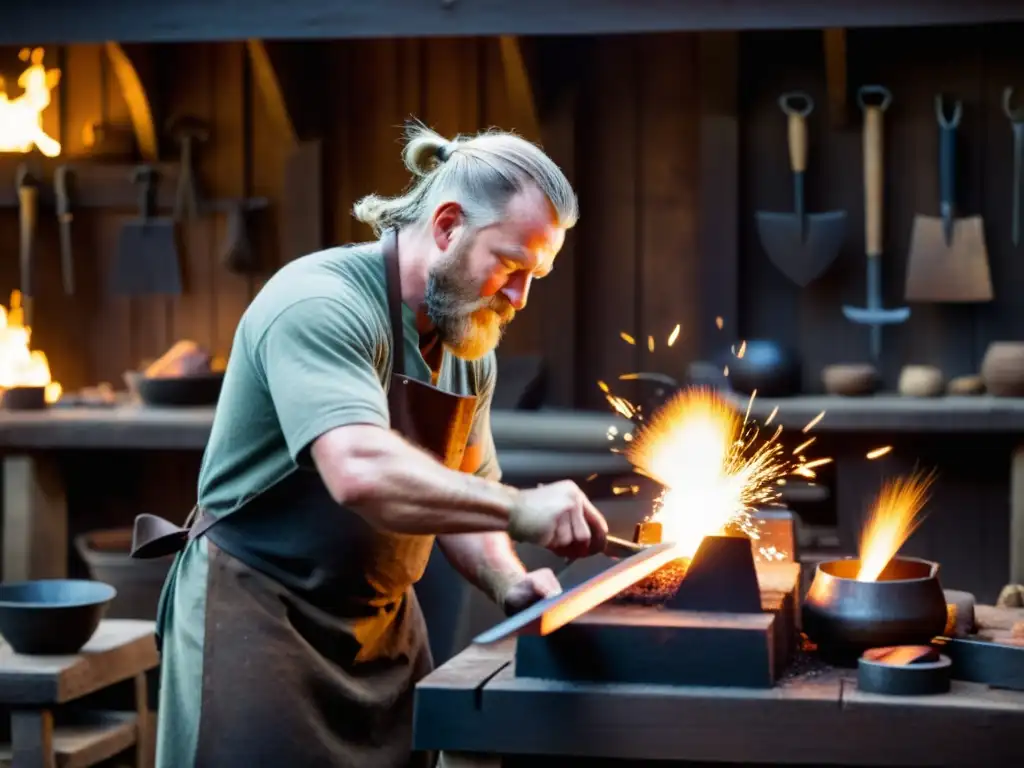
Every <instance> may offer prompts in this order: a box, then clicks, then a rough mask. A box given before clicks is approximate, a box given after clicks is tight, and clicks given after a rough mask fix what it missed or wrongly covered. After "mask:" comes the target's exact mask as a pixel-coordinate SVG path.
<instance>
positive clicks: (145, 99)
mask: <svg viewBox="0 0 1024 768" xmlns="http://www.w3.org/2000/svg"><path fill="white" fill-rule="evenodd" d="M104 48H105V49H106V52H107V58H108V59H109V60H110V66H111V70H112V71H113V73H114V77H115V78H117V83H118V85H119V86H120V87H121V95H122V96H124V100H125V103H127V104H128V114H129V116H130V117H131V121H132V129H133V130H134V131H135V141H136V143H137V144H138V146H139V153H140V154H141V155H142V158H143V160H146V161H147V162H151V163H155V162H157V161H159V160H160V141H159V139H158V138H157V132H156V124H155V120H154V117H153V107H152V105H151V104H150V101H149V96H148V94H147V92H146V86H145V80H144V77H145V78H146V79H148V77H147V75H148V73H145V72H143V71H142V70H143V67H142V65H141V64H140V61H139V60H140V58H141V50H140V49H139V48H138V47H134V48H126V47H125V46H123V45H121V44H120V43H115V42H111V41H108V42H106V43H104Z"/></svg>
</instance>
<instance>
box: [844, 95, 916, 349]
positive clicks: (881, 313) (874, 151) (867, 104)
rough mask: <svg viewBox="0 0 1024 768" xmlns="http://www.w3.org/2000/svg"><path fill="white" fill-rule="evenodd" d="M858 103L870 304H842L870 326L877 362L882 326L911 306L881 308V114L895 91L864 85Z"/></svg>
mask: <svg viewBox="0 0 1024 768" xmlns="http://www.w3.org/2000/svg"><path fill="white" fill-rule="evenodd" d="M857 103H858V104H859V105H860V108H861V110H862V111H863V112H864V245H865V252H866V255H867V260H868V263H867V306H866V307H849V306H844V307H843V314H844V315H845V316H846V319H847V320H849V321H850V322H853V323H859V324H861V325H868V326H871V356H872V357H873V358H874V360H875V363H876V364H877V363H878V362H879V361H880V360H881V357H882V326H883V325H892V324H895V323H903V322H906V320H907V318H908V317H910V308H909V307H900V308H898V309H884V308H883V307H882V210H883V200H882V192H883V186H884V179H885V172H884V167H883V165H882V157H883V153H882V140H883V136H882V115H883V114H884V113H885V110H887V109H888V108H889V105H890V104H891V103H892V94H891V93H890V92H889V90H888V89H887V88H885V87H883V86H881V85H865V86H861V88H860V90H858V91H857Z"/></svg>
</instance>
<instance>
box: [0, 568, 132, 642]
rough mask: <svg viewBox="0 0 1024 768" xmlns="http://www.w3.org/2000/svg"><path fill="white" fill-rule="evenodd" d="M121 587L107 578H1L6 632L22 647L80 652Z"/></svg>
mask: <svg viewBox="0 0 1024 768" xmlns="http://www.w3.org/2000/svg"><path fill="white" fill-rule="evenodd" d="M116 595H117V590H116V589H114V588H113V587H112V586H110V585H109V584H104V583H103V582H101V581H87V580H79V579H41V580H38V581H19V582H13V583H11V584H0V635H3V638H4V640H6V641H7V643H8V644H9V645H10V646H11V648H13V649H14V650H15V652H16V653H24V654H34V655H47V656H50V655H67V654H72V653H78V651H80V650H81V649H82V646H83V645H85V644H86V643H87V642H89V638H90V637H92V636H93V634H94V633H95V632H96V628H97V627H99V625H100V620H101V619H102V618H103V614H104V613H106V610H107V606H108V605H109V604H110V601H111V600H113V599H114V597H115V596H116Z"/></svg>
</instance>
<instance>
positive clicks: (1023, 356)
mask: <svg viewBox="0 0 1024 768" xmlns="http://www.w3.org/2000/svg"><path fill="white" fill-rule="evenodd" d="M981 378H982V379H983V380H984V382H985V389H987V390H988V391H989V394H992V395H995V396H996V397H1024V341H993V342H992V343H991V344H989V345H988V349H987V350H986V351H985V358H984V359H983V360H982V361H981Z"/></svg>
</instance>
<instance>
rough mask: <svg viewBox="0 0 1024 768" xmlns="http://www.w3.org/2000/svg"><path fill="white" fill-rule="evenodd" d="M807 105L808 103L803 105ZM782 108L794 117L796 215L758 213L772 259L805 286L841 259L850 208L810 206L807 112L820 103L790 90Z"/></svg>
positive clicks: (760, 230)
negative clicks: (806, 184) (815, 210)
mask: <svg viewBox="0 0 1024 768" xmlns="http://www.w3.org/2000/svg"><path fill="white" fill-rule="evenodd" d="M801 105H802V106H801ZM779 106H780V107H781V108H782V111H783V113H784V114H785V115H786V116H787V119H788V121H789V131H788V134H789V166H790V170H791V171H792V172H793V208H794V211H793V213H769V212H765V211H758V212H757V214H756V216H757V231H758V234H759V235H760V237H761V245H762V246H763V247H764V250H765V252H766V253H767V254H768V258H769V259H771V261H772V263H773V264H774V265H775V266H776V267H778V268H779V270H780V271H781V272H782V274H784V275H785V276H786V277H788V278H789V279H790V280H791V281H792V282H794V283H796V284H797V285H799V286H800V287H801V288H803V287H805V286H807V285H808V284H810V283H811V282H812V281H814V280H816V279H817V278H818V277H820V276H821V275H822V273H824V272H825V270H826V269H828V267H829V266H830V265H831V264H832V262H833V261H835V259H836V256H837V255H838V254H839V248H840V247H841V246H842V244H843V239H844V237H845V236H846V211H829V212H828V213H812V214H808V213H807V212H806V210H805V206H804V174H805V172H806V170H807V116H808V115H810V114H811V112H812V111H813V110H814V101H813V100H812V99H811V97H810V96H809V95H808V94H806V93H799V92H794V93H784V94H782V96H780V97H779Z"/></svg>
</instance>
